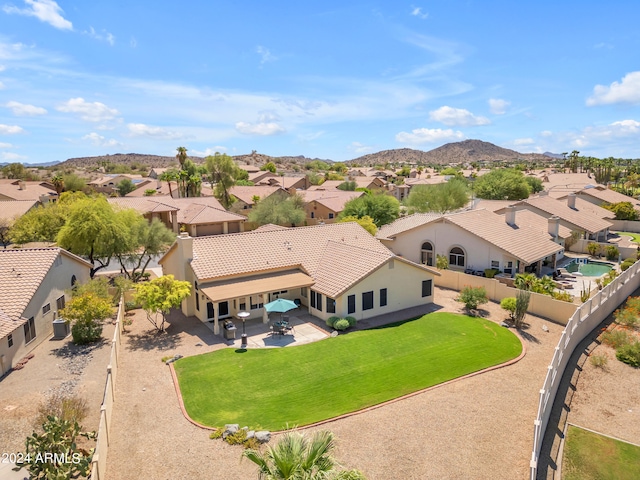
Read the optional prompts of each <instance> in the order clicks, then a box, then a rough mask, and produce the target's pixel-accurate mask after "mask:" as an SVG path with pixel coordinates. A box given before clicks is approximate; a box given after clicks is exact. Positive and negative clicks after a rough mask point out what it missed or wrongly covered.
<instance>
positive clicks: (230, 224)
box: [108, 196, 247, 237]
mask: <svg viewBox="0 0 640 480" xmlns="http://www.w3.org/2000/svg"><path fill="white" fill-rule="evenodd" d="M108 200H109V202H110V203H112V204H114V205H119V206H120V207H123V208H133V209H134V210H136V211H138V212H140V213H141V214H142V215H143V216H144V217H145V218H147V219H148V220H149V221H151V220H152V219H154V218H158V219H160V220H161V221H162V222H163V223H164V224H165V226H166V227H167V228H169V229H170V230H173V231H174V232H176V233H178V231H179V230H181V229H184V230H185V231H187V232H188V233H189V234H190V235H191V236H194V237H196V236H203V235H218V234H223V233H236V232H242V231H244V222H245V221H246V220H247V218H246V217H244V216H242V215H238V214H235V213H231V212H228V211H226V210H225V209H224V208H223V207H222V205H221V204H220V202H218V200H216V198H215V197H192V198H171V197H169V196H166V197H160V196H153V197H142V198H135V197H133V198H131V197H114V198H109V199H108Z"/></svg>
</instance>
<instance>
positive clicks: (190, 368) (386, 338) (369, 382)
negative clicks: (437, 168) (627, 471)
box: [174, 313, 522, 430]
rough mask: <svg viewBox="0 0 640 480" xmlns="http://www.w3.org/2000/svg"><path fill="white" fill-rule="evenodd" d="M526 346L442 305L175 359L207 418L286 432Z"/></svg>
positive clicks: (185, 389) (200, 415) (192, 406)
mask: <svg viewBox="0 0 640 480" xmlns="http://www.w3.org/2000/svg"><path fill="white" fill-rule="evenodd" d="M521 351H522V345H521V343H520V341H519V340H518V338H517V337H516V336H515V335H514V334H513V333H512V332H510V331H509V330H508V329H506V328H504V327H501V326H499V325H497V324H495V323H493V322H489V321H487V320H483V319H480V318H474V317H468V316H464V315H456V314H452V313H432V314H429V315H425V316H424V317H422V318H419V319H417V320H413V321H409V322H405V323H402V324H399V325H395V326H392V327H389V328H381V329H373V330H364V331H359V332H353V333H350V334H348V335H340V336H338V337H335V338H329V339H326V340H322V341H320V342H315V343H310V344H306V345H300V346H297V347H288V348H260V349H250V350H234V349H231V348H225V349H223V350H218V351H215V352H211V353H207V354H203V355H197V356H194V357H188V358H183V359H181V360H178V361H177V362H175V364H174V366H175V370H176V373H177V376H178V382H179V384H180V390H181V391H182V397H183V400H184V404H185V407H186V409H187V412H188V413H189V415H190V416H191V418H192V419H194V420H196V421H197V422H200V423H202V424H204V425H209V426H221V425H223V424H226V423H240V424H242V425H248V426H250V427H252V428H264V429H269V430H281V429H283V428H286V427H287V426H289V427H293V426H302V425H308V424H310V423H313V422H317V421H320V420H325V419H328V418H333V417H336V416H338V415H341V414H344V413H348V412H353V411H356V410H359V409H361V408H365V407H369V406H371V405H376V404H379V403H381V402H384V401H387V400H391V399H393V398H397V397H400V396H402V395H405V394H407V393H411V392H415V391H418V390H421V389H423V388H426V387H430V386H432V385H436V384H438V383H442V382H446V381H447V380H451V379H453V378H457V377H460V376H462V375H465V374H468V373H471V372H475V371H478V370H481V369H483V368H486V367H490V366H492V365H497V364H500V363H503V362H506V361H507V360H511V359H513V358H515V357H517V356H518V355H520V353H521Z"/></svg>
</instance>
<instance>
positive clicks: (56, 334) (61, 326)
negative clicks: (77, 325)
mask: <svg viewBox="0 0 640 480" xmlns="http://www.w3.org/2000/svg"><path fill="white" fill-rule="evenodd" d="M70 332H71V328H70V326H69V323H68V322H67V321H66V320H65V319H64V318H56V319H55V320H54V321H53V338H54V339H56V340H62V339H63V338H67V337H68V336H69V333H70Z"/></svg>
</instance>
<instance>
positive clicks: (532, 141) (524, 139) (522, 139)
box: [513, 138, 536, 146]
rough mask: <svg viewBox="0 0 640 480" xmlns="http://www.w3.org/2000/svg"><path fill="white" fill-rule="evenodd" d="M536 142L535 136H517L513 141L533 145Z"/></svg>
mask: <svg viewBox="0 0 640 480" xmlns="http://www.w3.org/2000/svg"><path fill="white" fill-rule="evenodd" d="M534 143H536V142H535V140H534V139H533V138H516V139H515V140H514V141H513V144H514V145H519V146H520V145H532V144H534Z"/></svg>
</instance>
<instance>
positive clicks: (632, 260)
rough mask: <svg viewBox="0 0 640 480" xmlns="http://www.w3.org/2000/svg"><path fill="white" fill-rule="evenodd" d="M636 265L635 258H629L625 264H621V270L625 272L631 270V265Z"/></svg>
mask: <svg viewBox="0 0 640 480" xmlns="http://www.w3.org/2000/svg"><path fill="white" fill-rule="evenodd" d="M634 263H636V261H635V259H633V258H627V259H626V260H625V261H624V262H622V263H621V264H620V270H622V271H623V272H624V271H625V270H629V268H630V267H631V265H633V264H634Z"/></svg>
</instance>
